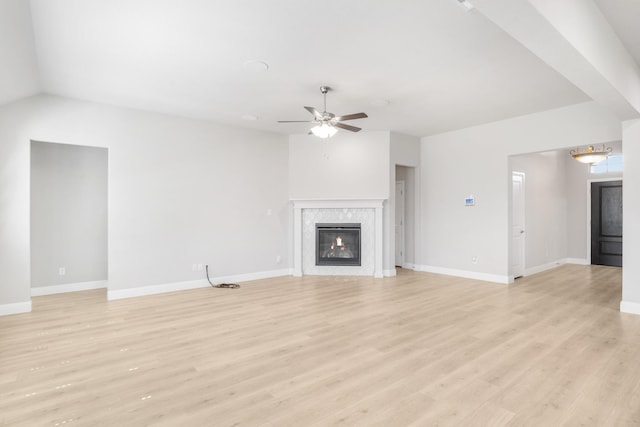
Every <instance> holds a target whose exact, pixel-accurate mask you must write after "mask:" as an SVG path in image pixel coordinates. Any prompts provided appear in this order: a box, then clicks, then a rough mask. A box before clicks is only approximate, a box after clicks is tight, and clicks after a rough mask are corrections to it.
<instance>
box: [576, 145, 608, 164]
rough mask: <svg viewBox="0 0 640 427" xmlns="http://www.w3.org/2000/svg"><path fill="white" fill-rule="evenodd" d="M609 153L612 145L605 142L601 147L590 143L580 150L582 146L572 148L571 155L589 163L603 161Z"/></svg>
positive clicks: (581, 161)
mask: <svg viewBox="0 0 640 427" xmlns="http://www.w3.org/2000/svg"><path fill="white" fill-rule="evenodd" d="M609 154H611V147H605V145H604V144H602V147H599V148H594V146H593V145H590V146H589V147H587V148H586V149H584V150H580V148H576V149H575V150H571V157H573V158H574V159H575V160H577V161H579V162H580V163H585V164H589V165H592V164H594V163H598V162H601V161H603V160H604V159H606V158H607V157H608V156H609Z"/></svg>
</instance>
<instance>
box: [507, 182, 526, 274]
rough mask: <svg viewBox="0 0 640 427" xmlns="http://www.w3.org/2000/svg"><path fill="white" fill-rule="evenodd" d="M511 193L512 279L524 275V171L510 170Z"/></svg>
mask: <svg viewBox="0 0 640 427" xmlns="http://www.w3.org/2000/svg"><path fill="white" fill-rule="evenodd" d="M511 182H512V193H511V266H510V267H511V275H513V278H514V279H517V278H519V277H522V276H524V247H525V246H524V243H525V242H524V239H525V233H524V232H525V228H524V225H525V205H524V183H525V174H524V172H512V174H511Z"/></svg>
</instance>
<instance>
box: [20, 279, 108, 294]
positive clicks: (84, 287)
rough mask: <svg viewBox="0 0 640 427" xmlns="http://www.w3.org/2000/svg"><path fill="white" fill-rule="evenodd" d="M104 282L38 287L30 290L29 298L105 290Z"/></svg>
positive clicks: (105, 283)
mask: <svg viewBox="0 0 640 427" xmlns="http://www.w3.org/2000/svg"><path fill="white" fill-rule="evenodd" d="M107 283H108V282H107V281H106V280H96V281H93V282H78V283H64V284H62V285H51V286H39V287H36V288H31V296H32V297H39V296H42V295H54V294H62V293H65V292H78V291H89V290H92V289H106V288H107Z"/></svg>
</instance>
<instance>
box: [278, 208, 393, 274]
mask: <svg viewBox="0 0 640 427" xmlns="http://www.w3.org/2000/svg"><path fill="white" fill-rule="evenodd" d="M291 203H292V204H293V275H294V276H298V277H300V276H302V275H303V274H309V275H321V276H322V275H327V276H329V275H349V276H373V277H377V278H382V253H383V251H382V206H383V203H384V200H383V199H344V200H310V199H295V200H291ZM345 222H346V223H360V224H361V227H362V237H361V244H362V247H361V255H362V265H360V266H318V265H315V239H316V234H315V233H316V231H315V227H316V223H345Z"/></svg>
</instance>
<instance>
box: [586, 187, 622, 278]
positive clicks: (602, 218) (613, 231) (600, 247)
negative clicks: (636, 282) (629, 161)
mask: <svg viewBox="0 0 640 427" xmlns="http://www.w3.org/2000/svg"><path fill="white" fill-rule="evenodd" d="M591 264H598V265H611V266H614V267H622V181H607V182H593V183H591Z"/></svg>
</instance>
